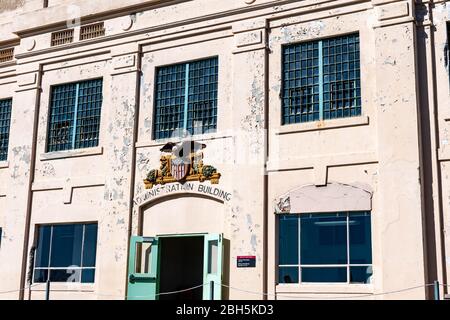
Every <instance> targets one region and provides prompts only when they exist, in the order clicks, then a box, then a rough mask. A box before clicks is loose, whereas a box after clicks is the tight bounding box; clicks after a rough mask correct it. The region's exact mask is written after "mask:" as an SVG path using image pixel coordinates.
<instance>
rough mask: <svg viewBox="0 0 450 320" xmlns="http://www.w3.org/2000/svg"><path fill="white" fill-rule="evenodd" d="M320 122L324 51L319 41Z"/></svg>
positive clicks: (321, 117) (321, 116)
mask: <svg viewBox="0 0 450 320" xmlns="http://www.w3.org/2000/svg"><path fill="white" fill-rule="evenodd" d="M318 50H319V120H323V50H322V40H320V41H319V49H318Z"/></svg>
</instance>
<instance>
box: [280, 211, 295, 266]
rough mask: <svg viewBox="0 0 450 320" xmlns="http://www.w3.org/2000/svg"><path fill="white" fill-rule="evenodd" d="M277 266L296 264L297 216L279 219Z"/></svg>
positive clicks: (284, 216) (285, 216)
mask: <svg viewBox="0 0 450 320" xmlns="http://www.w3.org/2000/svg"><path fill="white" fill-rule="evenodd" d="M278 232H279V253H278V254H279V264H298V263H299V262H298V216H296V215H283V216H280V218H279V231H278Z"/></svg>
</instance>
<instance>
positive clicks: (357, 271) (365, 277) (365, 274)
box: [350, 266, 372, 283]
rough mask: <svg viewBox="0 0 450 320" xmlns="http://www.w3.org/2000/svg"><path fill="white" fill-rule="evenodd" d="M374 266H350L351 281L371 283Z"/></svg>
mask: <svg viewBox="0 0 450 320" xmlns="http://www.w3.org/2000/svg"><path fill="white" fill-rule="evenodd" d="M371 278H372V266H367V267H350V282H351V283H371Z"/></svg>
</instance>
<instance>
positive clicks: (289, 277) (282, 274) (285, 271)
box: [278, 267, 298, 283]
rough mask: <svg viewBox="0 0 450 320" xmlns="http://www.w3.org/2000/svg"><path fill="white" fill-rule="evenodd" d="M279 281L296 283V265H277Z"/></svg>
mask: <svg viewBox="0 0 450 320" xmlns="http://www.w3.org/2000/svg"><path fill="white" fill-rule="evenodd" d="M278 282H279V283H298V267H279V268H278Z"/></svg>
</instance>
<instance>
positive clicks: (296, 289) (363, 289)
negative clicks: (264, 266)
mask: <svg viewBox="0 0 450 320" xmlns="http://www.w3.org/2000/svg"><path fill="white" fill-rule="evenodd" d="M275 292H276V293H277V294H278V293H279V294H283V293H287V294H298V293H301V294H303V293H310V294H317V293H320V294H329V293H339V294H371V293H374V289H373V286H372V285H371V284H333V283H330V284H315V283H303V284H298V283H295V284H278V285H277V286H276V287H275Z"/></svg>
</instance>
